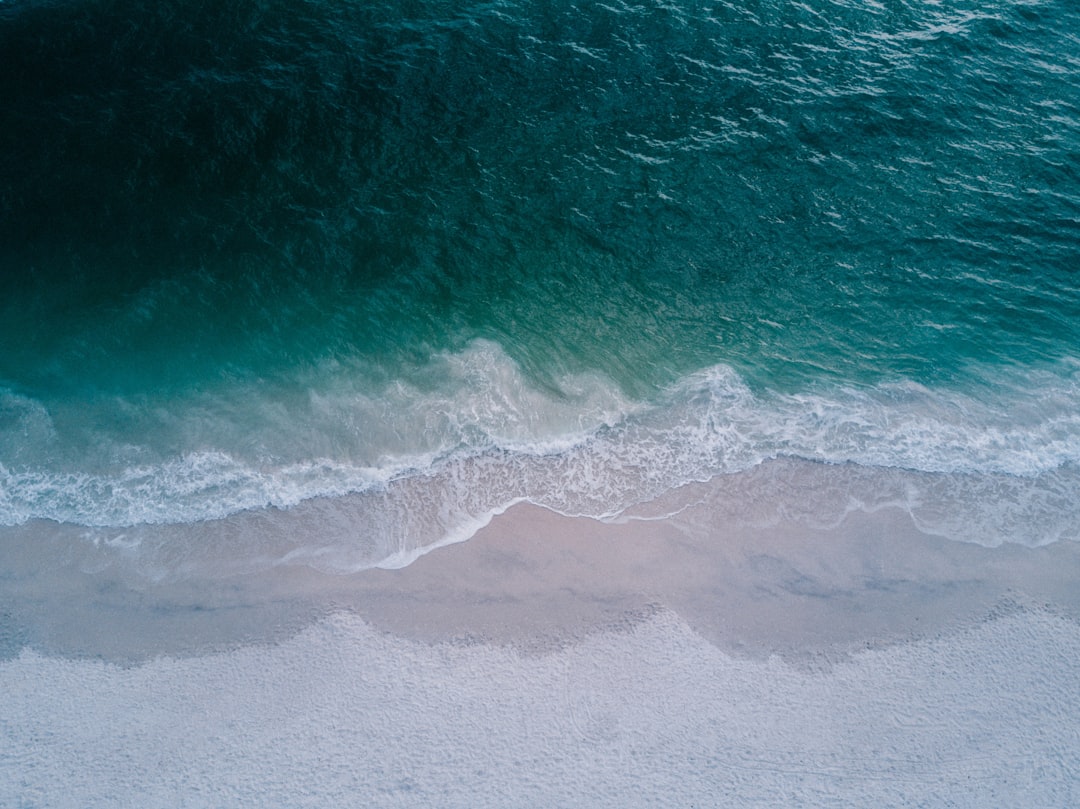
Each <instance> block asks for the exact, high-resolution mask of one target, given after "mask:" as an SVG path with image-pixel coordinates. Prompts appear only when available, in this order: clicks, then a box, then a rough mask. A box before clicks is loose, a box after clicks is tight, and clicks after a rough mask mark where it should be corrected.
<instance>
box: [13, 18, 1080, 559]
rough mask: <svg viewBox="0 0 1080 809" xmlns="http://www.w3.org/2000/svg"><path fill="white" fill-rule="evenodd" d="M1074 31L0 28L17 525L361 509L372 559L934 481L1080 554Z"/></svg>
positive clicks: (971, 516)
mask: <svg viewBox="0 0 1080 809" xmlns="http://www.w3.org/2000/svg"><path fill="white" fill-rule="evenodd" d="M1077 32H1080V6H1077V5H1076V4H1074V3H1069V2H1065V1H1064V0H1058V1H1055V0H1050V1H1048V2H1007V1H1006V0H997V1H995V2H948V3H928V2H915V0H908V1H907V2H904V1H903V0H901V1H898V2H890V3H882V4H877V3H869V2H863V1H862V0H858V2H856V0H850V2H831V1H829V2H826V0H810V2H806V3H801V2H782V0H757V1H756V2H751V1H750V0H746V2H735V3H720V2H670V3H653V2H646V3H639V4H634V3H624V2H620V1H619V0H611V2H603V3H601V2H597V3H590V2H568V1H567V0H556V1H555V2H550V3H543V4H535V3H520V2H509V1H506V2H488V3H460V2H459V3H450V2H396V1H395V2H351V1H349V0H334V1H333V2H330V1H329V0H289V2H272V0H243V1H242V2H221V3H201V2H190V1H189V2H170V1H169V0H163V1H162V2H154V3H144V2H134V1H133V0H50V1H49V2H37V1H36V0H6V2H0V65H3V68H2V69H0V179H2V182H0V278H2V293H0V524H5V525H18V524H22V523H24V522H26V521H28V520H33V519H36V518H48V519H52V520H56V521H60V522H67V523H75V524H80V525H85V526H99V527H105V528H116V529H121V528H125V527H131V526H138V525H143V524H173V523H193V522H198V521H203V520H213V519H220V518H224V517H227V516H228V515H230V514H237V513H241V512H247V511H250V510H252V509H256V510H257V509H261V508H265V507H267V506H276V507H283V508H289V507H292V506H295V505H297V504H299V503H302V502H304V501H309V500H310V499H311V498H315V497H319V496H332V497H337V496H341V495H346V494H355V495H357V496H359V497H361V498H363V497H367V498H369V499H370V501H371V505H370V509H369V511H368V512H367V513H369V516H370V515H374V516H371V521H370V523H365V524H362V525H359V526H358V527H357V528H356V532H357V537H356V538H355V541H356V542H357V543H359V545H363V547H365V548H368V549H369V550H365V551H364V554H367V556H363V554H361V555H362V556H363V558H365V559H369V560H370V561H378V560H379V559H380V558H382V556H385V555H386V554H387V553H390V552H391V551H394V550H397V549H399V548H400V547H404V546H405V545H408V544H409V543H410V542H413V543H416V544H420V545H423V544H425V543H429V542H431V541H437V540H438V539H439V538H440V537H445V536H449V535H451V534H453V533H454V532H455V531H458V532H460V531H467V530H468V529H469V526H471V525H474V524H475V522H476V520H478V519H482V518H483V516H484V515H485V514H488V513H490V512H491V511H492V510H498V509H499V508H502V507H505V506H506V505H507V504H508V503H510V502H512V501H515V500H520V499H527V500H533V501H536V502H542V503H545V504H548V505H551V506H553V507H556V508H559V509H561V510H565V511H569V512H574V513H589V514H594V515H604V516H610V515H613V514H616V513H618V512H619V511H620V510H621V509H623V508H626V507H627V506H630V505H633V504H635V503H638V502H640V501H642V500H647V499H649V498H652V497H655V496H657V495H658V494H661V493H663V492H665V491H667V490H670V489H672V488H674V487H677V486H678V485H680V484H682V483H685V482H687V481H690V480H704V479H707V478H709V477H711V476H714V475H723V474H737V473H745V472H747V471H748V470H753V469H754V468H756V467H757V465H758V464H760V463H761V462H762V461H765V460H768V459H773V458H794V459H805V460H807V461H811V462H815V463H821V464H824V465H826V466H825V467H823V468H829V469H834V470H838V471H837V474H839V473H840V472H839V470H843V475H844V476H848V477H844V478H843V480H845V481H847V482H846V483H844V486H846V487H849V488H851V490H852V491H853V492H855V491H856V490H859V491H862V489H860V486H861V485H862V484H859V483H856V482H853V481H854V480H856V479H858V480H864V481H865V480H879V479H881V477H880V476H882V475H884V476H886V477H888V476H889V475H893V474H901V473H902V474H905V475H915V476H916V477H915V478H913V480H921V481H923V482H922V483H919V484H917V485H916V484H913V483H911V481H910V480H909V481H908V482H907V483H905V484H904V485H903V486H900V487H899V489H898V490H897V491H899V492H900V494H898V495H897V497H899V498H900V500H902V501H904V503H902V505H904V504H906V507H909V508H915V507H916V506H919V507H925V504H926V501H927V500H932V501H933V503H934V505H933V506H932V508H931V507H927V508H930V511H932V512H934V513H935V514H937V515H938V517H937V518H936V521H935V520H930V522H931V523H932V526H931V527H932V528H934V530H937V531H938V532H940V533H943V534H944V535H947V536H955V537H956V538H966V539H971V538H974V539H979V540H984V539H985V540H987V541H991V542H997V541H1004V540H1013V541H1020V542H1026V543H1040V542H1046V541H1053V540H1055V539H1060V538H1062V537H1075V535H1076V528H1075V525H1076V524H1078V523H1080V516H1078V513H1077V509H1078V508H1080V506H1077V503H1080V485H1078V480H1080V475H1078V472H1077V470H1078V461H1080V280H1078V272H1080V89H1078V88H1080V82H1078V80H1077V77H1078V75H1080V35H1078V33H1077ZM852 469H855V470H863V472H865V475H863V477H861V478H860V477H859V474H861V473H859V474H856V476H855V478H850V475H851V470H852ZM920 475H921V476H923V477H918V476H920ZM875 476H877V477H875ZM875 485H876V484H875ZM913 485H916V488H917V489H918V491H915V492H914V493H913V490H912V488H911V487H912V486H913ZM867 486H869V488H871V489H872V488H873V486H872V485H870V484H867ZM920 486H921V487H922V488H919V487H920ZM863 488H866V486H864V487H863ZM413 490H415V492H414V493H413V494H410V495H408V496H406V495H404V494H401V492H403V491H413ZM814 496H815V495H813V494H812V493H811V494H808V497H811V498H812V497H814ZM866 497H867V495H866V494H865V492H864V493H863V494H854V493H853V494H852V495H851V498H852V500H853V502H854V503H855V506H856V507H858V506H860V504H861V505H862V506H866ZM395 498H396V499H395ZM905 498H906V499H905ZM871 499H872V498H871ZM886 499H888V498H886ZM391 501H392V503H391ZM1003 501H1007V503H1008V508H1007V509H1006V511H1007V514H1006V515H1005V516H1002V513H1001V512H1000V508H1001V504H1002V502H1003ZM388 503H391V505H387V504H388ZM432 503H434V504H436V505H435V506H433V505H432ZM419 504H422V505H419ZM391 506H392V507H391ZM845 507H850V504H848V506H845ZM424 508H428V509H430V510H431V511H432V513H433V514H434V515H435V516H432V517H431V518H430V519H428V521H427V522H426V523H424V526H425V527H424V528H423V529H422V530H420V529H417V530H418V533H417V538H415V539H409V538H408V537H402V533H403V532H404V533H408V532H409V531H410V530H412V529H411V527H410V526H411V525H412V523H410V522H409V521H408V519H406V518H405V517H403V516H402V515H403V514H415V513H418V512H420V511H423V510H424ZM949 513H951V514H953V515H954V518H946V517H945V516H942V515H946V514H949ZM956 515H959V516H956ZM980 515H981V517H980ZM425 519H427V518H425ZM973 520H974V522H973ZM973 524H977V525H978V526H979V527H978V529H977V533H978V535H977V536H972V535H970V532H969V531H967V528H966V527H968V528H969V527H970V526H971V525H973ZM987 526H989V529H987ZM986 530H990V533H991V535H990V536H987V535H986V533H985V531H986ZM365 532H366V533H365ZM380 532H382V533H381V534H380ZM995 532H996V533H995ZM360 534H365V535H364V536H360ZM367 534H370V535H367ZM383 535H385V536H386V537H390V536H391V535H392V536H393V539H392V541H391V540H389V539H387V540H385V541H384V540H383V539H380V536H383ZM207 541H210V540H207ZM349 541H351V540H349ZM371 548H374V550H371Z"/></svg>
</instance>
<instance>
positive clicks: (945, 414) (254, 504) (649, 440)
mask: <svg viewBox="0 0 1080 809" xmlns="http://www.w3.org/2000/svg"><path fill="white" fill-rule="evenodd" d="M317 381H320V380H314V379H311V378H308V379H304V380H300V379H298V380H294V384H293V386H292V388H291V389H289V391H288V395H286V394H285V393H284V392H283V389H281V388H278V389H275V390H274V391H262V392H261V393H262V397H263V398H261V399H259V398H257V397H256V393H259V392H257V391H252V390H251V389H243V390H233V391H230V392H225V391H218V392H217V393H215V394H213V395H211V394H206V395H204V396H201V397H195V398H193V399H190V400H187V401H183V402H177V403H174V404H173V405H172V406H171V407H165V406H164V404H163V403H149V402H142V403H139V404H138V405H136V403H132V402H127V403H124V407H121V406H120V405H119V404H118V403H116V402H113V403H112V407H113V408H114V409H120V410H124V409H125V408H126V411H127V412H128V416H127V417H125V418H116V417H114V420H113V421H114V424H113V426H112V427H111V428H109V427H108V426H107V425H105V426H103V422H102V412H103V411H104V410H105V409H106V406H105V405H104V404H102V403H98V404H97V405H96V406H95V407H96V409H95V407H91V408H90V414H89V415H85V414H84V415H83V417H82V418H81V420H78V421H77V420H76V419H75V417H74V416H73V414H72V413H71V412H67V411H65V410H64V408H63V407H61V406H60V405H58V404H53V405H50V404H47V403H42V402H36V401H34V400H32V399H30V398H27V397H23V396H18V395H16V394H14V393H12V392H7V393H5V394H3V396H2V397H0V418H2V419H3V422H4V426H5V430H4V431H3V435H4V436H6V437H5V438H3V439H0V450H2V454H0V524H4V525H9V526H11V525H18V524H22V523H25V522H28V521H30V520H35V519H47V520H53V521H56V522H60V523H70V524H76V525H81V526H86V527H97V528H104V529H124V528H131V527H135V526H140V525H146V526H151V525H171V524H189V523H198V522H205V521H212V520H222V519H225V518H227V517H229V516H230V515H235V514H238V513H242V512H250V511H253V510H260V509H267V508H271V509H277V510H289V509H294V508H296V507H298V506H300V505H301V504H304V503H309V502H311V501H314V500H318V499H326V498H337V499H340V498H346V497H352V498H353V500H355V501H356V502H357V503H359V505H356V506H350V508H353V511H354V513H353V514H352V517H351V518H350V519H351V520H352V522H351V524H350V526H351V527H350V528H349V529H348V531H347V533H349V535H350V536H351V537H352V539H350V540H349V543H350V545H349V547H348V548H344V552H345V556H346V557H348V559H349V560H353V561H342V562H341V565H345V566H347V567H348V566H353V565H355V564H357V562H356V561H355V560H356V559H362V560H365V561H364V562H363V563H364V564H368V563H369V562H372V561H374V562H377V563H380V564H393V563H394V562H393V560H394V559H398V560H399V561H401V560H405V561H408V559H409V558H411V556H412V555H413V554H414V553H415V552H419V551H418V549H422V548H427V547H429V546H431V545H434V544H440V543H443V542H445V541H449V539H452V538H464V537H465V536H467V535H469V534H471V532H473V531H475V530H476V528H478V527H479V526H480V525H482V524H483V523H484V522H486V520H488V519H490V517H491V515H493V514H495V513H497V512H499V511H501V510H503V509H505V508H506V507H508V505H509V504H512V503H515V502H519V501H523V500H527V501H530V502H534V503H537V504H540V505H544V506H547V507H549V508H552V509H555V510H558V511H560V512H562V513H566V514H574V515H586V516H591V517H596V518H600V519H618V518H620V517H622V516H625V515H626V514H628V513H630V512H631V511H633V509H634V508H635V507H638V506H641V504H645V503H649V502H652V501H656V500H657V498H662V497H663V496H664V495H665V493H667V492H670V491H672V490H675V489H678V488H679V487H682V486H685V485H687V484H690V483H694V482H703V481H708V480H710V479H713V478H716V477H717V476H725V475H726V476H734V477H733V478H732V481H730V487H734V488H732V491H734V490H735V489H737V488H738V485H739V484H737V482H736V481H735V478H736V477H738V476H739V475H742V477H740V478H738V479H739V480H744V481H745V480H758V481H759V482H761V480H763V479H762V478H760V477H755V475H758V474H759V473H758V472H755V471H754V470H756V469H758V468H760V467H762V465H763V464H764V463H765V462H768V461H771V462H776V461H778V460H779V461H785V460H791V461H798V462H809V463H811V464H816V465H818V466H819V467H821V469H819V471H818V473H816V478H815V480H817V483H815V484H813V488H814V491H809V490H808V491H807V492H805V496H804V497H803V498H802V500H803V501H805V502H806V504H807V505H806V507H805V508H806V510H807V513H806V514H803V515H801V517H800V518H801V519H803V520H804V521H808V522H813V521H815V520H816V521H821V520H827V519H832V518H835V517H836V516H837V515H838V514H842V513H844V512H845V511H846V510H850V509H851V508H863V509H870V508H876V507H880V505H881V504H882V503H888V504H892V505H899V506H901V507H904V508H907V510H909V511H910V512H911V513H912V515H913V517H914V518H915V519H916V521H917V522H919V521H920V520H921V523H920V525H921V527H923V528H924V530H929V531H932V532H936V533H941V534H942V535H945V536H950V537H953V538H959V539H972V540H974V541H980V542H984V543H990V544H997V543H999V542H1001V541H1022V542H1025V543H1028V544H1040V543H1043V542H1047V541H1054V540H1056V539H1060V538H1062V537H1063V536H1071V534H1070V531H1073V532H1074V529H1070V528H1068V526H1069V524H1070V522H1071V521H1072V524H1080V519H1076V518H1077V517H1078V516H1080V515H1077V514H1076V511H1077V506H1075V505H1074V504H1075V503H1077V502H1080V497H1077V495H1078V494H1080V476H1078V473H1077V470H1078V469H1080V408H1078V407H1077V406H1076V404H1077V402H1078V401H1080V396H1078V394H1080V369H1077V368H1076V367H1074V366H1072V365H1068V364H1065V365H1063V366H1062V367H1060V368H1058V369H1056V370H1054V371H1041V372H1036V371H1031V370H1028V371H1025V372H1019V371H1013V372H1007V371H1003V372H999V375H998V378H997V379H996V380H993V384H990V383H987V384H986V385H985V386H984V387H982V388H981V389H978V390H974V389H973V390H968V391H957V390H947V389H930V388H927V387H924V386H921V385H918V384H915V383H912V382H904V381H900V382H895V383H889V384H880V385H876V386H873V387H855V386H845V385H832V386H826V385H824V384H821V385H818V386H817V387H816V388H815V389H813V390H802V391H799V392H794V393H791V392H781V391H776V390H754V389H752V388H751V386H750V385H749V384H748V383H747V382H746V380H745V379H744V378H743V377H742V376H741V375H740V374H739V373H737V372H736V371H735V370H734V369H732V368H731V367H728V366H723V365H720V366H714V367H711V368H708V369H705V370H703V371H700V372H698V373H694V374H691V375H689V376H687V377H685V378H684V379H682V380H681V381H680V382H679V383H677V384H676V385H673V386H671V387H669V388H667V389H665V390H663V391H661V392H660V393H659V394H657V395H656V396H654V397H653V398H652V399H650V400H633V399H630V398H628V397H626V396H625V395H624V394H623V393H622V392H621V391H620V390H619V389H618V387H617V386H616V385H615V384H614V383H612V382H611V381H609V380H606V379H604V378H603V377H600V376H597V375H573V376H566V377H564V378H563V379H561V380H559V384H558V385H554V386H543V385H539V384H535V383H532V382H530V381H529V380H528V378H527V377H526V376H525V375H524V374H523V373H522V371H521V369H520V368H519V367H518V365H517V364H516V363H515V362H514V361H513V360H512V359H511V358H510V357H509V356H508V355H507V354H506V353H505V352H504V351H503V350H502V349H501V348H500V347H499V346H498V345H497V344H495V343H491V342H486V341H476V342H474V343H472V344H470V345H469V346H468V347H467V348H466V349H465V350H464V351H462V352H458V353H445V354H441V355H439V356H438V357H436V358H434V359H433V360H432V361H431V362H429V363H427V364H425V365H424V366H422V367H418V368H416V369H413V371H412V372H409V373H405V374H403V375H402V376H401V377H399V378H398V379H395V380H394V381H392V382H390V383H388V384H385V385H383V386H382V387H381V388H380V389H379V390H378V392H377V394H373V393H364V392H363V390H362V389H361V388H362V385H361V382H360V381H358V380H356V379H352V380H351V381H350V377H349V376H348V374H346V373H343V372H341V369H339V370H338V372H335V373H333V374H329V375H326V376H324V378H323V379H322V380H321V386H319V387H315V383H316V382H317ZM83 406H84V407H85V405H83ZM178 445H179V446H181V447H182V449H181V450H180V451H174V452H172V453H170V452H169V451H168V450H169V448H170V447H175V446H178ZM133 460H134V462H133ZM782 467H783V464H781V465H780V467H777V466H776V464H775V463H774V464H773V465H772V466H770V467H769V468H770V469H774V470H775V469H776V468H782ZM822 470H824V471H822ZM747 473H749V475H748V474H747ZM769 474H770V475H774V474H775V473H774V472H770V473H769ZM804 477H805V476H804ZM767 485H769V486H772V487H773V488H774V489H775V488H777V487H780V488H783V486H784V485H787V484H782V483H778V482H777V481H776V480H771V482H768V484H767ZM800 485H807V484H800ZM730 487H729V488H730ZM792 502H795V500H792ZM732 508H735V506H732ZM784 508H785V510H786V512H787V513H788V514H789V515H790V513H791V512H792V511H793V509H794V510H798V509H797V508H796V507H794V506H791V505H788V506H785V507H784ZM729 510H730V509H729ZM747 513H749V512H747ZM744 516H746V515H744ZM1063 521H1064V522H1063ZM357 537H360V539H357ZM358 543H359V544H358ZM360 545H362V546H363V547H364V548H365V549H366V550H364V551H363V552H362V553H360V554H359V556H358V555H357V554H356V552H355V551H356V548H357V547H360ZM326 553H330V555H331V556H332V555H334V553H337V551H333V552H329V551H327V552H326ZM324 555H325V553H324ZM342 558H343V559H344V558H345V557H342ZM331 566H340V565H338V564H337V563H333V564H332V565H331Z"/></svg>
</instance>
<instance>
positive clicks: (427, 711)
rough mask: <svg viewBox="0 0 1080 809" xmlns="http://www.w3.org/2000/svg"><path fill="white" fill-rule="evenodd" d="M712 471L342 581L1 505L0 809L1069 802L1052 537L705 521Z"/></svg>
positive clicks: (1067, 562)
mask: <svg viewBox="0 0 1080 809" xmlns="http://www.w3.org/2000/svg"><path fill="white" fill-rule="evenodd" d="M727 496H728V494H726V493H725V490H724V484H723V482H722V481H721V482H716V481H714V482H713V483H710V484H695V485H693V486H690V487H686V488H685V489H684V490H682V491H681V492H679V493H678V494H677V497H678V498H680V499H681V500H682V501H683V505H682V507H681V510H679V511H678V513H676V514H675V516H671V517H668V518H666V519H651V518H649V513H648V509H643V510H641V511H640V513H638V514H637V515H630V516H626V517H624V518H622V519H620V520H619V521H616V522H611V523H604V522H599V521H596V520H591V519H584V518H571V517H565V516H561V515H558V514H554V513H552V512H550V511H547V510H545V509H541V508H538V507H536V506H532V505H528V504H519V505H517V506H514V507H512V508H510V509H509V510H508V511H507V512H506V513H504V514H502V515H500V516H497V517H495V518H494V519H493V520H492V521H491V522H490V524H489V525H487V526H486V527H485V528H483V529H482V530H481V531H479V533H478V534H477V535H476V536H475V537H473V538H472V539H470V540H469V541H467V542H464V543H459V544H454V545H450V546H447V547H443V548H439V549H437V550H435V551H433V552H431V553H428V554H426V555H424V556H422V557H421V558H419V559H418V560H417V561H415V562H414V563H412V564H411V565H409V566H407V567H404V568H401V569H396V570H381V569H373V570H366V571H361V572H358V573H354V574H349V575H340V574H337V575H335V574H327V573H321V572H318V571H316V570H314V569H313V568H311V567H310V566H302V565H288V564H279V565H276V566H274V567H271V568H269V569H266V570H263V571H261V572H259V573H249V574H245V575H232V574H222V575H219V576H213V575H202V576H193V577H189V578H185V579H176V580H174V581H159V582H156V583H154V582H149V581H146V580H145V578H139V577H137V576H133V575H131V574H130V572H125V570H124V567H123V565H121V564H117V563H113V564H111V565H108V564H102V563H100V559H99V563H98V564H97V566H96V567H95V565H93V564H92V561H93V560H94V559H95V558H98V557H95V556H94V553H92V552H91V551H92V548H91V546H90V545H88V544H87V543H84V544H83V546H82V547H81V548H80V546H79V545H78V544H76V545H71V544H70V537H68V536H66V534H65V532H64V531H63V530H61V529H60V528H59V527H58V526H52V527H51V529H50V528H49V527H48V526H45V525H38V526H24V527H22V528H21V529H5V534H4V536H3V542H2V543H0V549H2V551H0V552H2V554H3V556H2V563H3V570H4V571H5V588H4V596H3V603H2V604H0V615H2V616H3V621H4V629H3V636H2V637H3V651H4V659H3V660H2V661H0V690H2V691H3V693H4V694H5V699H4V701H3V705H2V707H0V721H2V727H3V728H4V735H5V736H6V737H7V739H8V744H7V745H6V748H7V750H8V751H9V752H8V753H6V754H5V755H4V756H3V757H0V771H2V773H0V783H3V785H4V786H3V790H4V791H3V792H2V793H0V804H2V805H5V806H7V805H10V806H84V805H103V804H106V803H107V804H112V805H141V806H169V805H173V806H174V805H191V806H226V805H236V804H237V803H244V802H250V801H255V800H257V801H259V802H261V803H263V804H264V805H311V806H334V805H338V806H340V805H367V806H432V805H440V806H530V805H531V806H536V805H545V806H645V805H657V804H661V805H679V806H690V805H695V803H696V805H739V806H755V805H761V806H765V805H772V806H775V805H790V806H797V805H808V806H834V805H835V806H841V805H843V806H871V805H878V806H972V807H975V806H979V807H984V806H987V805H1014V806H1021V805H1025V806H1062V807H1064V806H1069V805H1072V804H1074V803H1075V802H1076V800H1077V799H1078V798H1080V784H1078V782H1077V780H1076V778H1075V772H1076V771H1077V770H1078V768H1080V738H1078V735H1077V730H1076V729H1077V728H1078V727H1080V701H1078V700H1076V673H1077V670H1078V669H1077V663H1076V661H1077V660H1080V590H1078V588H1076V586H1075V582H1076V579H1077V574H1078V572H1080V546H1078V545H1077V544H1076V543H1073V542H1058V543H1053V544H1050V545H1046V546H1044V547H1040V548H1027V547H1023V546H1020V545H1008V544H1006V545H1002V546H1000V547H996V548H987V547H982V546H979V545H975V544H970V543H961V542H955V541H950V540H945V539H941V538H938V537H934V536H930V535H926V534H924V533H922V532H920V531H919V530H917V529H916V528H915V526H914V525H913V523H912V520H911V517H910V516H909V515H908V514H905V513H903V512H901V511H900V510H898V509H894V508H882V509H879V510H877V511H874V512H873V513H867V512H853V513H851V514H848V515H847V516H846V517H844V518H843V519H840V520H838V522H837V524H835V525H831V526H819V527H808V526H807V525H805V524H803V523H799V522H798V521H783V520H775V519H770V520H766V521H765V522H766V523H767V524H762V525H757V526H753V525H748V524H747V523H746V521H745V520H744V521H742V524H740V525H734V526H732V525H727V526H726V525H724V524H722V523H719V522H718V521H717V515H718V513H720V511H722V509H720V510H719V511H718V502H719V501H720V500H722V499H723V498H724V497H727ZM663 506H664V509H665V510H667V509H670V506H671V504H670V503H666V504H663ZM651 508H653V509H654V510H655V509H656V508H658V504H653V505H652V507H651ZM50 530H51V533H50ZM65 543H67V544H65ZM61 546H63V547H66V548H67V553H66V555H65V554H63V553H61V552H60V548H61ZM57 559H64V564H62V565H57V564H56V560H57ZM72 773H74V774H75V775H74V776H72Z"/></svg>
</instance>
